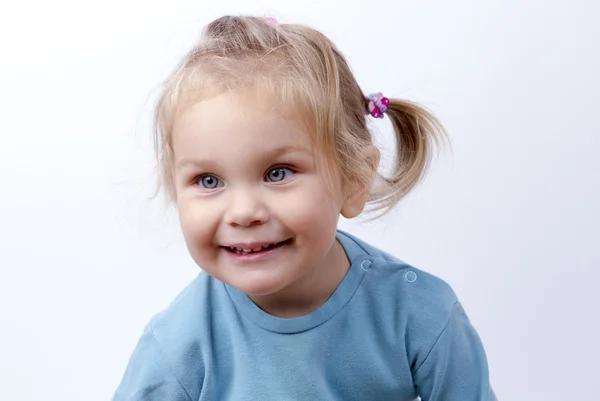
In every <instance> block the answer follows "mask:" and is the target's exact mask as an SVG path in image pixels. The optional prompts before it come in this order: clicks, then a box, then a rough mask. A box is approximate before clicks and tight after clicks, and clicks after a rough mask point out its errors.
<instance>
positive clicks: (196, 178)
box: [192, 166, 297, 190]
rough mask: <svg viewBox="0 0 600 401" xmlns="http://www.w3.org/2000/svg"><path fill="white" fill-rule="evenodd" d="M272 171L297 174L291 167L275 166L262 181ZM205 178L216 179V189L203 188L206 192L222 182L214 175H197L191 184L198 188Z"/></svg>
mask: <svg viewBox="0 0 600 401" xmlns="http://www.w3.org/2000/svg"><path fill="white" fill-rule="evenodd" d="M274 170H289V171H291V175H294V174H296V173H297V170H296V169H294V168H292V167H290V166H275V167H271V168H270V169H269V170H267V173H266V174H265V176H264V179H265V180H266V178H267V176H268V175H269V173H270V172H272V171H274ZM206 177H212V178H215V179H217V181H218V182H217V187H215V188H206V187H203V188H204V189H208V190H213V189H217V188H219V185H218V184H219V183H222V182H223V181H222V180H221V179H220V178H219V177H217V176H216V175H214V174H200V175H197V176H195V177H194V179H193V180H192V183H193V184H195V185H198V186H200V182H201V180H202V179H203V178H206ZM288 178H289V177H288ZM285 180H286V179H283V180H282V181H285ZM271 182H275V183H277V182H280V181H271Z"/></svg>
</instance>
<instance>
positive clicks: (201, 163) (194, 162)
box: [176, 145, 313, 170]
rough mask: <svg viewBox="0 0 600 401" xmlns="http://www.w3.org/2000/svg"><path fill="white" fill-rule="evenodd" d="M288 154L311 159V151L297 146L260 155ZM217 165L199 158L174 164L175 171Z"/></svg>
mask: <svg viewBox="0 0 600 401" xmlns="http://www.w3.org/2000/svg"><path fill="white" fill-rule="evenodd" d="M290 153H301V154H304V155H306V156H310V157H312V155H313V154H312V151H311V150H310V149H308V148H306V147H304V146H298V145H282V146H276V147H273V148H271V149H265V151H264V153H263V154H262V155H261V157H263V158H275V157H278V156H283V155H285V154H290ZM214 164H218V163H216V162H215V161H214V160H206V159H201V158H198V159H196V158H183V159H181V160H179V161H178V162H177V164H176V167H177V169H180V170H181V169H184V168H186V167H203V166H207V165H214Z"/></svg>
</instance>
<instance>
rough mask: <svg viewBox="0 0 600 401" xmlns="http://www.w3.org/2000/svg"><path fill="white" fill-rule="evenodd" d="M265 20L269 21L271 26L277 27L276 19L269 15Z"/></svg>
mask: <svg viewBox="0 0 600 401" xmlns="http://www.w3.org/2000/svg"><path fill="white" fill-rule="evenodd" d="M265 19H266V20H267V21H269V22H270V23H271V24H273V25H277V19H275V17H273V16H270V15H268V16H266V17H265Z"/></svg>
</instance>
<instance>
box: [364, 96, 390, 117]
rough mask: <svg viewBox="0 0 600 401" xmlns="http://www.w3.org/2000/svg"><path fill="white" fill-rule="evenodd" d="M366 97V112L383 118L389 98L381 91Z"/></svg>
mask: <svg viewBox="0 0 600 401" xmlns="http://www.w3.org/2000/svg"><path fill="white" fill-rule="evenodd" d="M367 99H369V103H368V104H367V112H368V113H369V114H371V115H372V116H373V117H375V118H383V115H384V113H385V111H386V110H387V108H388V106H389V105H390V99H388V98H387V97H385V96H383V95H382V94H381V92H377V93H372V94H370V95H369V96H367Z"/></svg>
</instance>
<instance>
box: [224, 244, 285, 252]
mask: <svg viewBox="0 0 600 401" xmlns="http://www.w3.org/2000/svg"><path fill="white" fill-rule="evenodd" d="M273 245H276V244H269V245H266V246H259V247H258V248H253V249H238V248H236V247H229V249H230V250H231V251H232V252H235V253H238V254H240V255H241V254H248V253H250V252H260V251H262V250H263V249H267V248H269V247H270V246H273Z"/></svg>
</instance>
